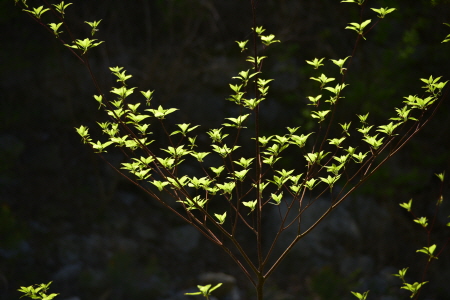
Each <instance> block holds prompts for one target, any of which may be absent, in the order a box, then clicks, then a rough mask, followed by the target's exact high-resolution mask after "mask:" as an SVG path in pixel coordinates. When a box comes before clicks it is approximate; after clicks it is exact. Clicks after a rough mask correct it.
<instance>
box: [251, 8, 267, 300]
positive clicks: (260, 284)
mask: <svg viewBox="0 0 450 300" xmlns="http://www.w3.org/2000/svg"><path fill="white" fill-rule="evenodd" d="M250 4H251V7H252V16H253V47H254V48H253V50H254V54H253V55H254V61H255V72H257V71H258V68H259V66H258V49H257V43H256V40H257V34H256V4H255V0H251V1H250ZM257 82H258V76H257V75H256V76H255V77H254V84H255V98H256V100H258V97H259V93H258V85H257ZM255 148H256V160H257V162H256V197H257V201H258V209H257V213H256V247H257V255H258V268H257V270H256V286H255V288H256V299H257V300H263V299H264V282H265V279H266V278H265V276H264V265H265V263H264V259H263V253H262V208H263V203H262V198H261V191H260V188H261V187H260V185H261V172H262V171H261V170H262V168H261V166H262V163H261V154H260V151H259V105H258V106H256V108H255Z"/></svg>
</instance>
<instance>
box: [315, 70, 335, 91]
mask: <svg viewBox="0 0 450 300" xmlns="http://www.w3.org/2000/svg"><path fill="white" fill-rule="evenodd" d="M309 79H312V80H315V81H318V82H320V88H321V89H322V88H323V87H324V86H325V85H326V84H327V83H328V82H332V81H334V78H328V77H327V76H325V74H323V73H322V74H321V75H320V76H319V77H310V78H309Z"/></svg>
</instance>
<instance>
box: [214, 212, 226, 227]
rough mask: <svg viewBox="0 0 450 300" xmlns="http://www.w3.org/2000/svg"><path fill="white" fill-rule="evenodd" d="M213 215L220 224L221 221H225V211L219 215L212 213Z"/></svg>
mask: <svg viewBox="0 0 450 300" xmlns="http://www.w3.org/2000/svg"><path fill="white" fill-rule="evenodd" d="M214 216H215V217H216V218H217V220H218V221H219V222H217V223H219V224H220V225H222V224H223V223H225V218H226V217H227V212H224V213H223V214H221V215H219V214H214Z"/></svg>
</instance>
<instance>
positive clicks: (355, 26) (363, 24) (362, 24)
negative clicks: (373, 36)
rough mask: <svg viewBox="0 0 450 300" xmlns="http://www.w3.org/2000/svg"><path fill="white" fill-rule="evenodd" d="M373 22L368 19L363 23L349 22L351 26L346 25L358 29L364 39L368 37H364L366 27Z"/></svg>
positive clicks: (348, 27)
mask: <svg viewBox="0 0 450 300" xmlns="http://www.w3.org/2000/svg"><path fill="white" fill-rule="evenodd" d="M370 22H372V20H370V19H369V20H366V21H364V22H362V23H361V24H359V23H349V24H350V26H347V27H345V29H350V30H354V31H356V32H357V33H358V34H359V35H360V36H362V38H363V39H366V38H365V37H364V28H365V27H366V26H367V25H369V23H370Z"/></svg>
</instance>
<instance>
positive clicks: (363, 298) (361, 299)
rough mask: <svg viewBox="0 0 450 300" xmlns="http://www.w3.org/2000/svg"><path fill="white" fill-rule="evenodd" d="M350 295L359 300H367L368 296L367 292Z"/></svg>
mask: <svg viewBox="0 0 450 300" xmlns="http://www.w3.org/2000/svg"><path fill="white" fill-rule="evenodd" d="M352 294H353V295H354V296H355V297H356V298H358V299H359V300H367V296H368V295H369V291H366V292H364V293H362V294H361V293H357V292H352Z"/></svg>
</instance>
